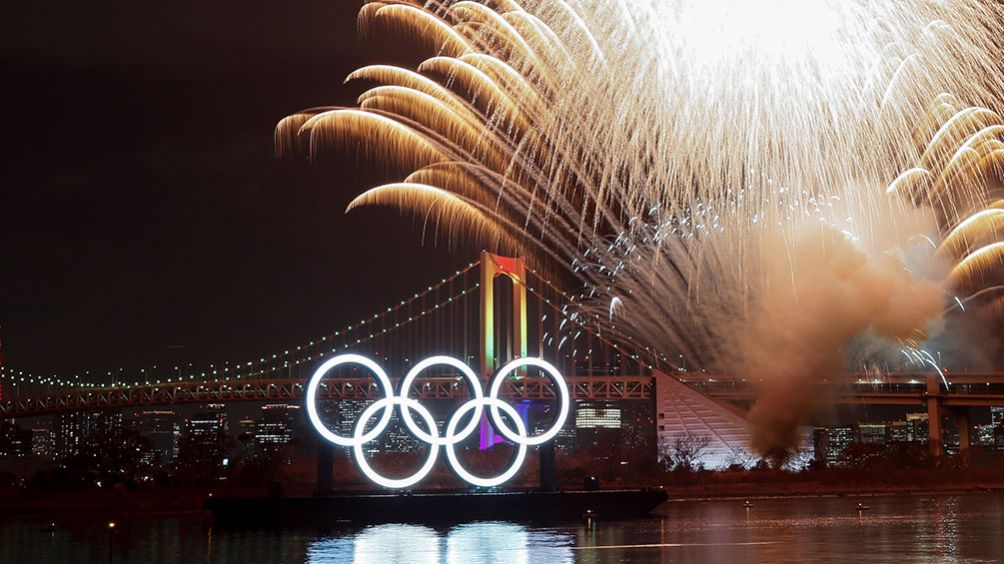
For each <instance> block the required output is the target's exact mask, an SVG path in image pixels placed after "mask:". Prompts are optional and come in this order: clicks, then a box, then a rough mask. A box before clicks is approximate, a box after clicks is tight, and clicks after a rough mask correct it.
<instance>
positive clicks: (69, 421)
mask: <svg viewBox="0 0 1004 564" xmlns="http://www.w3.org/2000/svg"><path fill="white" fill-rule="evenodd" d="M121 436H122V413H121V412H119V411H113V410H103V411H74V412H70V413H61V414H59V415H57V416H56V425H55V444H56V456H57V457H58V458H66V457H70V456H74V455H77V454H79V453H80V452H81V450H82V449H83V448H84V447H85V446H89V445H94V444H96V443H97V442H98V441H117V440H119V439H120V438H121Z"/></svg>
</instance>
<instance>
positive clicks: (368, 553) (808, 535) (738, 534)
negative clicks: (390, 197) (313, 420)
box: [0, 494, 1004, 564]
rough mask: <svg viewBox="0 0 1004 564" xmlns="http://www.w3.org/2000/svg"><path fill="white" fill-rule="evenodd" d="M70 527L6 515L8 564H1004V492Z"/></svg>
mask: <svg viewBox="0 0 1004 564" xmlns="http://www.w3.org/2000/svg"><path fill="white" fill-rule="evenodd" d="M858 502H863V503H865V504H866V505H869V506H870V509H869V510H867V511H857V510H856V506H857V504H858ZM56 521H57V527H56V529H55V530H48V529H47V528H46V525H47V524H48V523H49V520H48V519H42V518H38V519H34V520H29V519H24V518H17V519H11V518H7V519H5V520H4V519H3V518H2V516H0V563H4V564H7V563H10V564H17V563H21V562H25V563H28V562H30V563H32V564H35V563H38V562H80V563H84V564H91V563H93V564H99V563H106V562H109V561H113V562H116V563H122V562H137V563H140V564H157V563H161V562H164V563H185V564H188V563H193V562H200V563H205V564H237V563H239V564H244V563H247V562H256V563H257V562H283V563H285V562H309V563H312V564H322V563H323V564H328V563H335V562H337V563H369V562H378V563H393V562H407V563H412V562H414V563H422V564H426V563H445V564H461V563H464V564H467V563H476V562H486V563H505V564H510V563H535V562H547V563H552V562H553V563H561V562H581V563H586V564H592V563H597V564H599V563H606V562H626V563H631V562H660V563H661V562H845V561H858V560H867V561H868V562H887V563H889V564H903V563H906V562H958V561H965V562H1004V495H1002V494H994V495H987V494H984V495H970V496H914V497H885V498H804V499H777V500H755V501H754V506H753V507H752V508H749V509H747V508H744V507H743V506H742V502H741V500H739V501H734V500H722V501H703V502H675V503H669V504H666V505H664V506H663V507H662V508H661V509H660V512H659V516H657V517H653V518H648V519H637V520H633V521H619V522H604V521H603V520H602V519H601V520H599V521H597V522H595V523H594V524H593V525H587V524H586V523H583V522H571V523H565V524H560V525H547V526H542V525H535V524H516V523H509V522H475V523H463V524H454V525H449V524H447V525H436V526H425V525H416V524H386V525H372V526H362V525H345V526H341V527H339V528H334V529H332V528H330V527H329V528H322V527H314V528H310V527H307V528H304V527H299V528H288V529H282V530H274V529H272V530H269V529H257V530H255V529H227V528H223V529H220V528H216V527H214V526H213V525H212V523H211V521H210V520H209V519H208V518H206V517H205V516H202V515H187V516H171V517H134V518H129V517H127V516H120V518H118V519H116V521H117V522H118V523H119V526H117V527H116V529H115V533H114V535H113V536H112V538H111V542H110V540H109V534H108V530H107V528H106V526H105V522H106V521H107V516H103V517H93V516H91V517H88V516H78V517H62V518H60V517H57V518H56ZM112 545H113V552H114V553H113V554H111V555H110V554H109V548H110V547H112ZM109 556H112V558H109Z"/></svg>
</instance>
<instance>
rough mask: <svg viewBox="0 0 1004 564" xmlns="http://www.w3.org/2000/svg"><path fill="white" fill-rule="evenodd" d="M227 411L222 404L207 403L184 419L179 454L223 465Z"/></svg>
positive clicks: (183, 456) (190, 458)
mask: <svg viewBox="0 0 1004 564" xmlns="http://www.w3.org/2000/svg"><path fill="white" fill-rule="evenodd" d="M227 430H228V425H227V412H226V411H225V410H224V405H223V404H219V403H215V404H209V405H208V406H207V408H206V410H205V411H200V412H198V413H196V414H194V415H192V416H191V417H190V418H188V419H186V420H185V428H184V436H183V438H182V442H181V449H180V452H179V454H180V456H181V457H182V458H185V459H188V460H197V461H199V462H202V463H207V462H208V463H213V464H217V465H223V461H224V455H225V450H226V439H227Z"/></svg>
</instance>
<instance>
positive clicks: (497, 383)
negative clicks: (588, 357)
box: [446, 358, 571, 446]
mask: <svg viewBox="0 0 1004 564" xmlns="http://www.w3.org/2000/svg"><path fill="white" fill-rule="evenodd" d="M520 366H536V367H537V368H540V369H543V370H544V372H546V373H547V375H548V376H550V377H551V380H554V387H555V388H557V389H558V401H559V402H560V403H561V408H559V410H558V416H557V417H556V418H555V419H554V424H553V425H552V426H551V428H550V429H548V430H547V431H546V432H545V433H542V434H540V435H537V436H536V437H527V436H526V433H525V432H524V433H523V434H522V435H517V434H516V433H515V432H514V431H513V430H512V429H511V428H510V427H509V426H508V425H506V422H505V421H503V420H502V417H501V415H500V414H499V410H498V404H496V403H494V402H491V403H490V406H491V410H492V421H493V422H494V423H495V426H496V427H498V430H499V433H501V434H502V436H503V437H505V438H506V439H508V440H510V441H512V442H514V443H517V444H520V445H527V446H537V445H542V444H544V443H546V442H547V441H550V440H551V439H553V438H555V437H557V436H558V432H559V431H561V426H562V425H564V424H565V419H567V418H568V408H569V404H570V403H571V399H570V398H569V395H568V386H566V385H565V379H564V378H562V377H561V372H558V369H557V368H555V367H554V365H553V364H551V363H549V362H547V361H544V360H541V359H539V358H517V359H515V360H513V361H510V362H509V364H506V365H505V366H503V367H502V369H501V370H499V371H498V374H496V375H495V380H494V381H493V382H492V387H491V392H489V394H488V398H487V399H492V400H497V399H498V395H499V390H501V389H502V382H504V381H505V379H506V376H507V375H508V374H509V372H512V371H513V370H515V369H516V368H518V367H520ZM500 403H505V402H500ZM505 405H509V404H507V403H506V404H505ZM520 424H522V421H520ZM446 434H447V436H448V435H449V434H450V433H449V431H447V433H446Z"/></svg>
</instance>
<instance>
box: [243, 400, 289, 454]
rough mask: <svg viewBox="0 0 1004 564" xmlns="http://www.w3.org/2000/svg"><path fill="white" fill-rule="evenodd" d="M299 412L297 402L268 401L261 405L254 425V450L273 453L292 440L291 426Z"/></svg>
mask: <svg viewBox="0 0 1004 564" xmlns="http://www.w3.org/2000/svg"><path fill="white" fill-rule="evenodd" d="M299 414H300V406H299V405H297V404H285V403H270V404H266V405H263V406H262V407H261V417H259V418H258V420H257V421H256V422H255V425H254V430H253V433H254V445H255V452H256V453H258V454H262V455H269V454H274V453H276V452H278V451H279V449H280V448H281V447H282V446H283V445H286V444H289V443H290V442H291V441H292V440H293V428H294V426H295V425H296V419H297V417H298V416H299Z"/></svg>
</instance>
